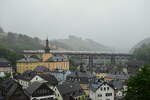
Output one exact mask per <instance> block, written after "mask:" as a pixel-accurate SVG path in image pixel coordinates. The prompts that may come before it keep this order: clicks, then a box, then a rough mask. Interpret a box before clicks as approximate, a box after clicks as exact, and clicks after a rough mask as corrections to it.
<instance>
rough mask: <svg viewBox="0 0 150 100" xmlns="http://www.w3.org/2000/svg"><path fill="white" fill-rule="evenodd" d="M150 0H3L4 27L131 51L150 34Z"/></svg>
mask: <svg viewBox="0 0 150 100" xmlns="http://www.w3.org/2000/svg"><path fill="white" fill-rule="evenodd" d="M149 5H150V0H0V26H1V27H2V28H3V29H4V30H5V31H6V32H17V33H22V34H27V35H29V36H36V37H39V38H41V39H45V38H46V35H47V34H48V36H49V38H50V39H55V38H67V36H68V35H76V36H79V37H82V38H90V39H93V40H95V41H97V42H99V43H101V44H104V45H107V46H110V47H114V48H120V49H122V50H129V49H130V48H131V47H132V46H134V45H135V44H136V43H138V42H139V41H141V40H143V39H144V38H147V37H150V6H149Z"/></svg>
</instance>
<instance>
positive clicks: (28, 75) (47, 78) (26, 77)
mask: <svg viewBox="0 0 150 100" xmlns="http://www.w3.org/2000/svg"><path fill="white" fill-rule="evenodd" d="M15 79H16V81H18V82H19V83H20V85H22V87H23V88H27V87H28V86H29V85H30V84H32V83H33V82H47V83H48V84H49V85H50V86H51V87H54V86H55V85H57V84H58V81H57V79H56V78H55V77H54V76H53V75H51V74H49V73H46V74H45V73H44V74H41V73H40V74H39V72H36V71H31V70H27V71H25V72H24V73H22V74H19V75H17V76H16V77H15Z"/></svg>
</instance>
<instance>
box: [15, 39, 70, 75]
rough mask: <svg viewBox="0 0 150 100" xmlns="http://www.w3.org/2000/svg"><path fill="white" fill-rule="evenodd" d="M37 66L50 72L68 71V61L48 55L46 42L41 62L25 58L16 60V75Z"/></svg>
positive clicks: (48, 50) (48, 49)
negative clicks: (56, 70) (43, 67)
mask: <svg viewBox="0 0 150 100" xmlns="http://www.w3.org/2000/svg"><path fill="white" fill-rule="evenodd" d="M37 66H45V67H47V68H49V69H50V70H55V69H61V70H69V61H68V59H67V58H65V57H62V56H53V55H52V54H51V53H50V48H49V46H48V40H46V48H45V53H43V54H42V59H41V60H38V59H35V58H30V57H26V58H23V59H21V60H18V61H17V64H16V67H17V72H18V73H22V72H24V71H26V70H33V69H35V68H36V67H37Z"/></svg>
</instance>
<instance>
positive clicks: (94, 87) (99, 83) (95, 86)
mask: <svg viewBox="0 0 150 100" xmlns="http://www.w3.org/2000/svg"><path fill="white" fill-rule="evenodd" d="M103 84H104V85H105V84H107V85H109V86H110V87H112V88H113V86H112V85H111V84H109V83H107V82H104V81H97V82H93V83H91V84H90V90H92V91H94V92H95V91H96V90H97V89H99V88H100V87H101V86H102V85H103Z"/></svg>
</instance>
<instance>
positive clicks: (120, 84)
mask: <svg viewBox="0 0 150 100" xmlns="http://www.w3.org/2000/svg"><path fill="white" fill-rule="evenodd" d="M110 84H112V86H113V87H114V89H116V90H121V89H123V82H122V81H120V80H112V81H110Z"/></svg>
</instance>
